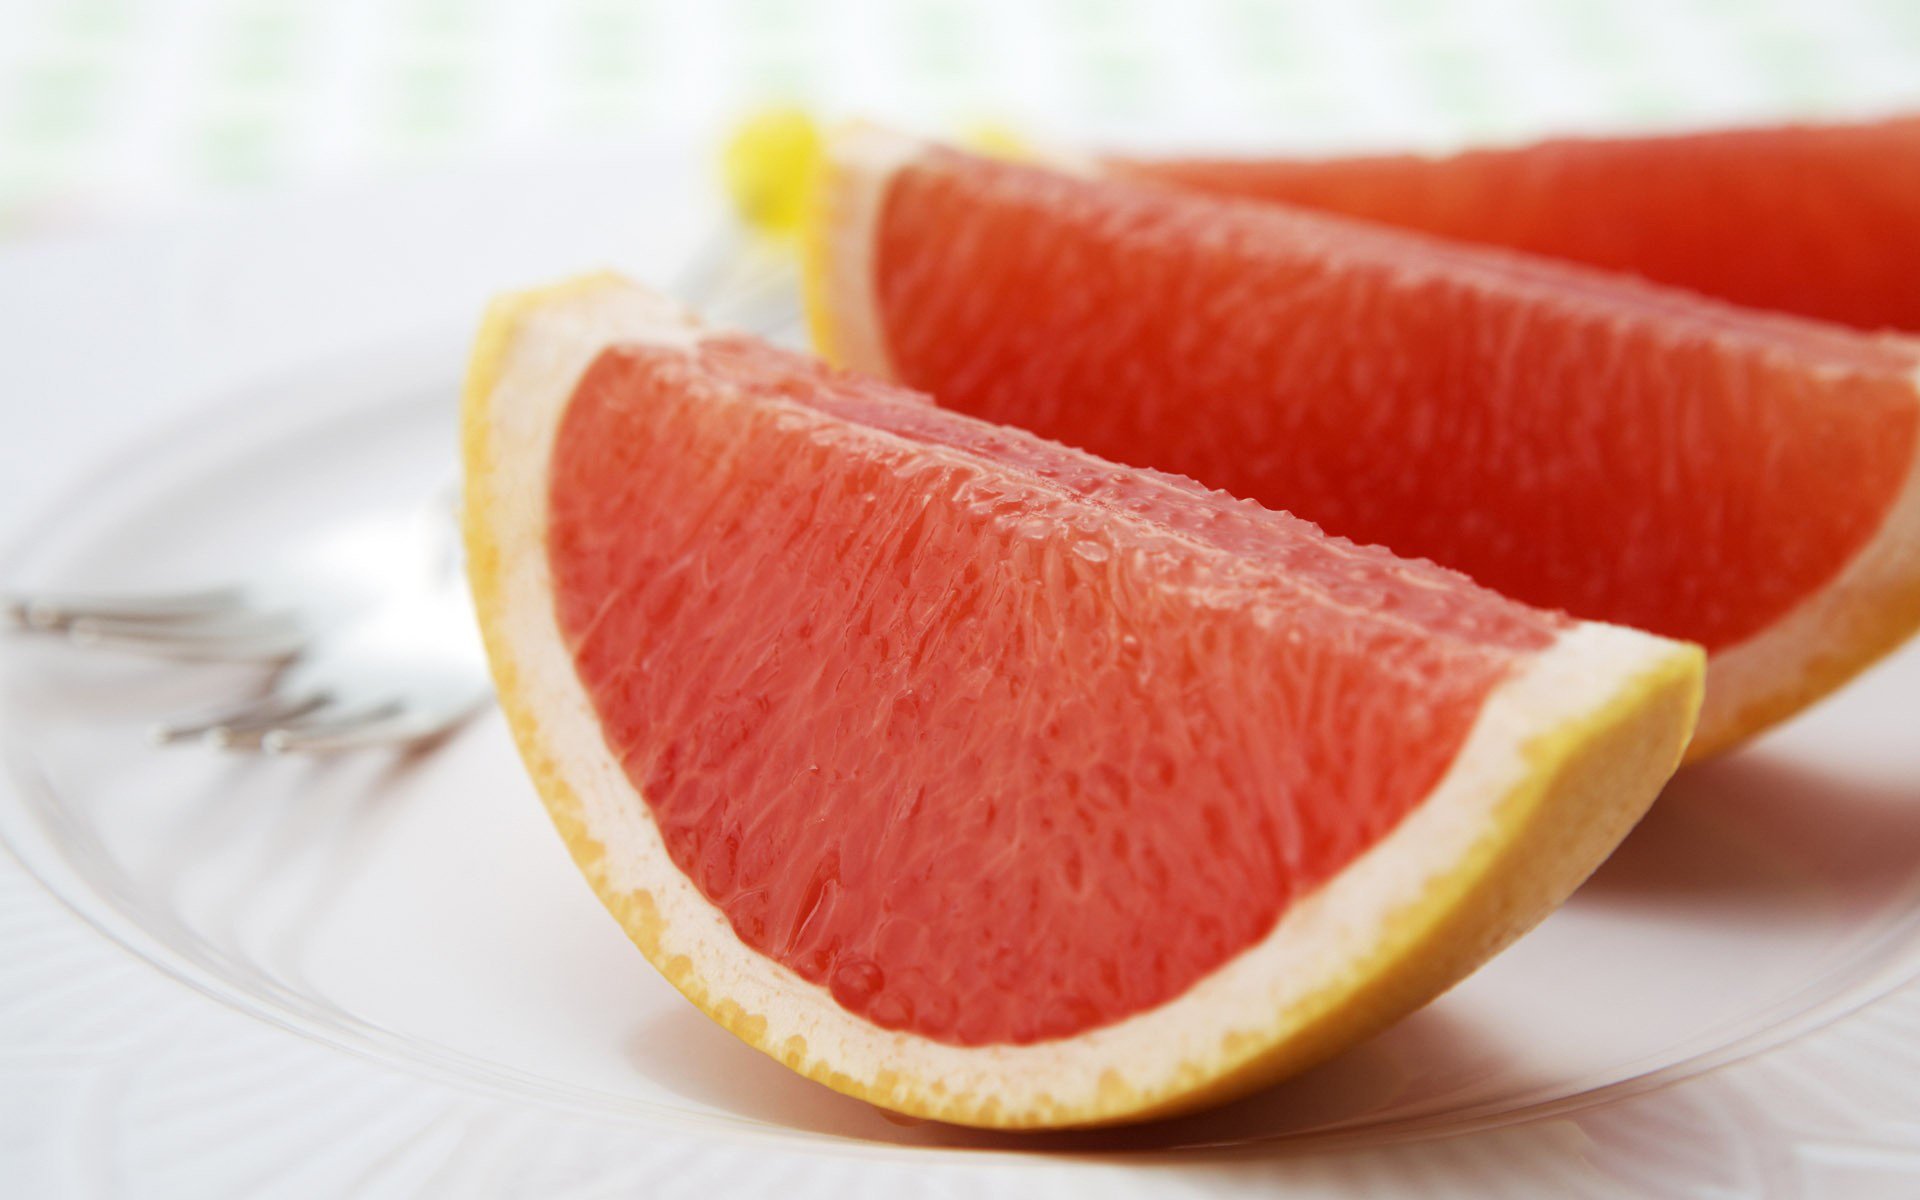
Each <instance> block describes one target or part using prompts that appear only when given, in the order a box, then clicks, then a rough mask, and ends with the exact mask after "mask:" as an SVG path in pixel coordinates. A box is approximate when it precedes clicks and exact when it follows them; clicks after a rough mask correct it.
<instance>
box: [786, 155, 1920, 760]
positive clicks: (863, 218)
mask: <svg viewBox="0 0 1920 1200" xmlns="http://www.w3.org/2000/svg"><path fill="white" fill-rule="evenodd" d="M926 149H927V143H924V142H921V141H919V140H917V139H915V138H912V137H909V136H907V135H904V134H900V133H896V132H892V131H888V130H884V129H876V128H871V127H862V128H859V129H857V130H854V131H852V132H851V133H850V134H848V135H844V136H843V137H841V138H836V139H835V141H834V142H833V143H832V145H831V146H830V149H829V154H830V156H831V160H832V170H831V172H830V180H831V182H830V184H829V186H830V187H831V189H832V204H833V207H832V209H831V216H832V221H833V230H832V232H831V234H830V235H829V236H830V237H831V240H832V245H833V248H832V250H831V252H830V253H824V254H823V255H822V257H823V258H824V259H825V261H826V262H828V263H829V264H831V266H832V269H831V273H830V274H829V275H828V276H827V277H826V291H827V295H826V296H825V297H824V299H825V301H826V304H827V308H828V311H830V312H831V313H832V314H833V345H832V346H831V347H830V348H829V349H830V350H831V352H832V354H833V356H834V357H835V359H836V361H838V362H839V363H840V365H842V366H845V367H849V368H851V369H853V370H857V371H863V372H866V373H868V374H872V375H878V376H880V377H881V378H886V379H892V378H894V377H895V376H894V375H893V372H892V362H891V359H890V357H889V354H888V350H887V341H886V333H885V327H884V326H883V325H882V323H881V319H880V310H879V303H878V296H877V294H876V291H875V287H876V285H875V280H874V276H875V274H876V271H875V262H874V257H875V252H876V240H877V230H878V228H879V224H878V222H879V217H880V212H881V208H882V205H883V204H884V203H885V200H886V195H887V192H888V189H889V188H890V187H891V185H892V181H893V177H894V175H895V174H897V173H898V172H899V171H900V170H901V169H903V168H905V167H907V166H910V165H911V164H912V163H913V162H914V160H915V159H916V158H918V157H919V156H920V155H922V154H924V153H925V152H926ZM1047 165H1048V166H1049V168H1052V167H1054V166H1056V164H1055V163H1053V162H1052V161H1051V160H1048V164H1047ZM1058 165H1059V166H1061V169H1063V170H1064V171H1066V172H1067V173H1070V174H1080V175H1088V174H1092V173H1094V171H1093V170H1092V169H1090V168H1089V167H1088V166H1087V165H1086V164H1085V163H1084V162H1083V161H1080V160H1073V161H1069V162H1067V163H1065V164H1058ZM1911 382H1912V384H1913V401H1914V404H1915V406H1916V408H1920V377H1916V378H1915V379H1914V380H1912V381H1911ZM1336 532H1337V531H1336ZM1916 578H1920V454H1916V456H1915V458H1914V462H1913V464H1912V465H1911V467H1910V468H1909V470H1908V473H1907V476H1906V479H1905V481H1904V483H1903V484H1902V486H1901V489H1900V492H1899V493H1898V495H1897V497H1896V498H1895V500H1894V502H1893V503H1892V505H1890V506H1889V508H1888V510H1887V512H1886V514H1885V516H1884V517H1883V518H1882V520H1881V524H1880V526H1879V528H1878V530H1877V531H1876V533H1875V534H1874V536H1873V537H1872V538H1871V539H1870V540H1869V541H1868V542H1867V544H1866V545H1864V546H1863V547H1861V549H1860V551H1859V552H1858V553H1857V554H1855V555H1854V557H1853V558H1851V559H1850V560H1848V562H1847V563H1846V565H1845V566H1844V567H1842V569H1841V570H1840V571H1839V573H1838V574H1836V575H1835V576H1834V578H1833V579H1832V580H1831V581H1829V582H1828V583H1827V584H1826V585H1825V586H1824V587H1822V588H1820V589H1819V590H1818V591H1815V592H1813V593H1811V594H1810V595H1808V596H1806V597H1805V598H1804V599H1802V600H1801V601H1800V602H1799V603H1798V604H1796V605H1795V606H1794V607H1793V608H1792V609H1790V610H1788V612H1787V613H1786V614H1785V615H1783V616H1782V617H1780V618H1779V619H1778V620H1776V621H1775V622H1773V623H1772V624H1770V625H1768V626H1767V627H1766V628H1765V629H1763V630H1761V631H1760V632H1758V633H1757V634H1755V635H1753V636H1752V637H1750V638H1748V639H1747V640H1745V641H1743V642H1739V643H1736V644H1734V645H1732V646H1725V647H1722V648H1721V649H1719V650H1717V651H1715V652H1714V653H1713V654H1711V655H1710V656H1709V657H1708V660H1707V682H1706V695H1705V700H1704V702H1703V704H1702V706H1701V710H1700V720H1699V724H1698V726H1697V727H1696V729H1695V731H1694V743H1695V745H1696V747H1699V748H1703V749H1705V750H1706V751H1708V752H1713V751H1717V750H1719V749H1721V748H1723V747H1724V746H1725V745H1727V744H1730V743H1731V742H1734V741H1737V740H1739V738H1740V737H1742V736H1745V735H1747V734H1749V733H1752V732H1755V731H1756V722H1755V721H1753V720H1751V719H1749V718H1748V717H1747V714H1748V713H1753V712H1758V713H1770V712H1771V710H1774V709H1777V708H1779V707H1780V706H1791V707H1792V708H1797V707H1798V706H1800V705H1802V704H1806V703H1810V702H1811V701H1812V700H1814V699H1817V698H1818V694H1819V693H1818V692H1817V691H1810V689H1809V687H1808V685H1807V683H1806V681H1807V680H1808V679H1809V677H1811V676H1814V675H1815V674H1816V673H1817V669H1818V667H1819V666H1820V664H1821V663H1822V661H1823V660H1824V659H1827V658H1830V657H1833V656H1834V655H1835V654H1836V653H1839V652H1840V651H1837V650H1836V648H1857V647H1858V646H1860V645H1861V644H1862V641H1863V639H1862V638H1861V637H1858V636H1855V634H1856V630H1858V629H1859V628H1860V627H1863V626H1868V625H1870V624H1872V623H1875V622H1879V623H1881V624H1882V625H1886V624H1890V622H1888V621H1887V618H1886V614H1888V613H1889V612H1898V608H1899V606H1900V605H1901V604H1902V603H1904V604H1905V605H1906V606H1908V608H1909V609H1910V608H1911V606H1912V605H1913V604H1914V603H1915V600H1914V599H1913V597H1914V592H1915V588H1914V583H1913V581H1914V580H1915V579H1916ZM1903 597H1904V599H1903ZM1897 619H1898V618H1896V620H1897ZM1905 623H1906V625H1907V627H1908V629H1909V630H1911V629H1912V628H1913V627H1914V626H1915V625H1916V624H1920V614H1915V613H1913V612H1911V611H1909V612H1908V613H1907V614H1906V617H1905ZM1864 640H1867V641H1870V640H1871V638H1870V637H1869V638H1867V639H1864ZM1855 652H1856V654H1857V653H1858V652H1857V650H1856V651H1855ZM1864 665H1865V664H1864V663H1860V662H1848V663H1845V664H1844V666H1843V669H1842V670H1841V672H1840V673H1839V676H1840V678H1839V680H1834V681H1833V682H1839V681H1840V680H1843V679H1844V678H1845V677H1846V676H1847V675H1850V674H1851V673H1852V672H1853V671H1855V670H1858V669H1860V668H1861V667H1863V666H1864ZM1784 715H1787V714H1785V713H1779V712H1771V716H1770V717H1768V718H1766V719H1762V720H1761V721H1759V722H1758V723H1757V724H1758V726H1759V727H1764V726H1765V725H1766V724H1770V723H1771V721H1772V720H1773V719H1778V718H1779V717H1780V716H1784Z"/></svg>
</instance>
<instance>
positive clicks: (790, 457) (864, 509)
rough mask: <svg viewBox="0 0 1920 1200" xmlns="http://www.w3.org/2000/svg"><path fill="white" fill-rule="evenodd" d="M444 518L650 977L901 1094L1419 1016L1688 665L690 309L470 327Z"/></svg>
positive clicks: (1664, 764) (608, 897)
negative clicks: (458, 506) (452, 488)
mask: <svg viewBox="0 0 1920 1200" xmlns="http://www.w3.org/2000/svg"><path fill="white" fill-rule="evenodd" d="M464 422H465V432H464V436H465V464H466V470H467V499H466V520H467V538H468V549H469V554H470V569H471V574H472V584H473V591H474V597H475V600H476V603H477V609H478V612H479V615H480V620H481V624H482V626H483V629H484V632H485V634H486V641H487V646H488V650H489V653H490V655H491V659H492V663H493V669H494V674H495V678H496V680H497V681H498V684H499V691H500V698H501V703H502V706H503V707H504V709H505V711H506V713H507V716H508V718H509V720H510V723H511V725H512V727H513V731H514V734H515V736H516V738H517V740H518V742H519V746H520V750H521V753H522V755H523V756H524V758H525V760H526V763H527V766H528V769H529V771H530V773H531V774H532V776H533V779H534V781H535V782H536V784H537V785H538V789H539V791H540V793H541V795H542V796H543V797H544V799H545V801H546V804H547V806H548V808H549V809H550V811H551V813H552V816H553V819H554V822H555V823H556V825H557V826H558V827H559V830H560V832H561V834H562V836H563V837H564V839H565V841H566V843H567V845H568V847H569V848H570V849H571V851H572V853H573V856H574V858H575V860H576V862H577V863H578V865H579V866H580V868H581V869H582V870H583V871H584V872H585V873H586V875H587V877H588V879H589V880H590V881H591V882H592V884H593V886H594V888H595V889H596V891H597V892H598V893H599V895H600V897H601V899H602V900H603V901H604V902H605V903H606V905H607V907H608V908H609V909H610V910H612V912H613V913H614V914H615V915H616V916H617V917H618V918H619V920H620V922H621V924H622V925H623V926H624V927H625V929H626V931H627V932H628V933H629V934H630V935H631V936H632V938H633V940H634V941H635V942H636V943H637V944H638V945H639V947H640V948H641V950H642V951H644V952H645V953H646V955H647V957H648V958H650V959H651V960H652V962H653V963H654V965H655V966H657V967H658V968H659V969H660V971H661V972H662V973H663V974H664V975H665V976H666V978H667V979H668V980H670V981H671V982H672V983H673V984H674V986H676V987H677V988H679V989H680V990H681V991H682V992H684V993H685V994H686V995H687V996H688V997H689V998H690V999H691V1000H693V1001H694V1003H696V1004H698V1005H699V1006H700V1007H701V1008H702V1009H704V1010H705V1011H706V1012H707V1013H708V1015H710V1016H712V1017H713V1018H714V1019H715V1020H717V1021H719V1022H720V1023H721V1024H723V1025H725V1026H726V1027H727V1028H728V1029H730V1030H732V1031H733V1032H734V1033H735V1034H737V1035H738V1036H739V1037H741V1038H742V1039H744V1040H745V1041H747V1042H748V1043H750V1044H752V1045H754V1046H756V1047H758V1048H759V1049H761V1050H763V1051H765V1052H766V1053H768V1054H769V1055H772V1056H773V1057H775V1058H776V1059H778V1060H779V1061H781V1062H783V1063H785V1064H787V1065H788V1066H789V1067H791V1068H793V1069H794V1070H796V1071H800V1072H802V1073H804V1074H806V1075H808V1076H811V1077H812V1078H814V1079H817V1080H820V1081H821V1082H823V1083H826V1084H829V1085H830V1086H832V1087H834V1088H837V1089H839V1090H841V1091H843V1092H846V1093H849V1094H851V1095H855V1096H860V1097H864V1098H866V1099H868V1100H870V1101H873V1102H874V1103H876V1104H881V1105H884V1106H886V1107H888V1108H892V1109H897V1110H899V1111H902V1112H906V1113H912V1114H916V1115H920V1116H926V1117H935V1118H939V1119H942V1120H946V1121H954V1122H962V1123H968V1124H976V1125H985V1126H1006V1127H1035V1126H1060V1125H1090V1124H1100V1123H1108V1122H1117V1121H1125V1120H1132V1119H1139V1118H1144V1117H1148V1116H1153V1115H1158V1114H1164V1113H1170V1112H1175V1111H1179V1110H1181V1109H1185V1108H1190V1107H1193V1106H1196V1105H1200V1104H1203V1103H1206V1102H1209V1101H1213V1100H1219V1099H1223V1098H1225V1097H1228V1096H1231V1095H1233V1094H1236V1093H1239V1092H1241V1091H1244V1090H1247V1089H1249V1088H1252V1087H1254V1086H1257V1085H1258V1084H1260V1083H1262V1082H1264V1081H1266V1080H1269V1079H1272V1078H1275V1077H1277V1076H1279V1075H1282V1074H1285V1073H1287V1072H1289V1071H1293V1070H1297V1069H1299V1068H1301V1067H1303V1066H1305V1065H1307V1064H1309V1063H1311V1062H1314V1061H1316V1060H1318V1059H1321V1058H1323V1057H1325V1056H1326V1055H1328V1054H1330V1053H1333V1052H1334V1051H1336V1050H1338V1049H1339V1048H1341V1047H1342V1046H1344V1045H1346V1044H1348V1043H1350V1042H1351V1041H1353V1040H1355V1039H1356V1038H1359V1037H1361V1036H1364V1035H1365V1034H1367V1033H1368V1032H1370V1031H1372V1030H1374V1029H1376V1028H1378V1027H1379V1026H1381V1025H1382V1024H1383V1023H1385V1022H1387V1021H1389V1020H1392V1019H1393V1018H1395V1017H1397V1016H1398V1015H1400V1014H1402V1013H1404V1012H1406V1011H1408V1010H1409V1009H1411V1008H1413V1007H1415V1006H1417V1005H1419V1004H1421V1003H1423V1002H1425V1001H1426V1000H1428V999H1430V998H1431V997H1433V996H1434V995H1436V994H1437V993H1438V992H1440V991H1441V990H1442V989H1444V988H1446V987H1447V986H1448V985H1449V984H1451V983H1453V982H1454V981H1455V980H1457V979H1459V978H1460V977H1461V976H1462V975H1464V974H1466V973H1467V972H1468V971H1470V970H1471V969H1472V968H1473V967H1474V966H1476V965H1477V964H1478V963H1480V962H1481V961H1482V960H1484V959H1485V958H1486V957H1487V956H1488V955H1490V954H1492V953H1493V952H1494V951H1496V950H1497V949H1499V948H1500V947H1501V946H1502V945H1504V944H1505V943H1506V942H1508V941H1509V940H1511V939H1512V938H1514V937H1516V936H1518V935H1519V934H1520V933H1521V932H1522V931H1523V930H1525V929H1526V928H1528V927H1529V926H1531V925H1532V924H1533V923H1534V922H1535V921H1537V920H1538V919H1539V918H1540V917H1541V916H1542V915H1543V914H1545V913H1546V912H1547V911H1548V910H1549V909H1550V908H1552V907H1553V906H1554V905H1555V904H1557V903H1558V902H1559V901H1560V900H1561V899H1562V898H1564V897H1565V896H1566V895H1567V893H1568V892H1569V891H1571V890H1572V889H1573V887H1574V886H1575V885H1576V884H1578V883H1579V882H1580V880H1581V879H1582V878H1583V877H1584V876H1586V874H1587V873H1588V872H1589V871H1590V870H1592V869H1593V867H1594V866H1595V865H1596V864H1597V863H1599V862H1600V860H1601V859H1602V858H1604V857H1605V856H1606V854H1607V853H1608V852H1609V850H1610V849H1611V848H1612V847H1613V846H1614V844H1615V843H1616V842H1617V841H1618V840H1619V839H1620V838H1621V837H1622V836H1623V835H1624V834H1625V833H1626V831H1627V829H1628V828H1629V827H1630V826H1631V825H1632V824H1633V823H1634V821H1635V820H1636V819H1637V818H1638V817H1639V815H1640V814H1641V812H1642V811H1643V810H1644V809H1645V808H1646V806H1647V805H1648V803H1649V802H1650V801H1651V800H1652V798H1653V796H1654V794H1655V793H1656V792H1657V791H1658V790H1659V788H1660V786H1661V784H1662V783H1663V781H1664V780H1665V779H1666V778H1667V777H1668V775H1669V773H1670V772H1671V771H1672V770H1673V769H1674V766H1675V763H1676V762H1677V760H1678V758H1679V755H1680V752H1681V748H1682V747H1683V746H1684V744H1685V742H1686V739H1687V735H1688V732H1689V729H1690V726H1691V722H1692V717H1693V714H1694V711H1695V708H1696V706H1697V703H1698V694H1699V684H1700V662H1699V653H1698V651H1697V649H1696V648H1694V647H1691V646H1687V645H1683V644H1680V643H1675V642H1670V641H1666V640H1663V639H1659V638H1654V637H1651V636H1649V635H1646V634H1642V633H1639V632H1636V631H1630V630H1625V629H1619V628H1615V627H1612V626H1605V625H1597V624H1587V623H1581V622H1577V621H1573V620H1571V619H1569V618H1566V617H1564V616H1560V615H1557V614H1551V613H1546V612H1542V611H1539V610H1535V609H1531V608H1527V607H1525V606H1523V605H1520V604H1517V603H1515V602H1512V601H1509V600H1506V599H1504V598H1502V597H1500V596H1497V595H1495V594H1493V593H1491V592H1488V591H1485V590H1484V589H1481V588H1478V587H1477V586H1475V585H1473V584H1472V583H1470V582H1469V581H1467V580H1466V579H1465V578H1464V577H1462V576H1459V575H1456V574H1454V573H1452V572H1449V571H1445V570H1442V569H1440V568H1438V567H1434V566H1432V565H1431V564H1426V563H1419V562H1409V561H1402V560H1400V559H1396V558H1394V557H1393V556H1391V555H1389V554H1387V553H1386V552H1384V551H1382V550H1379V549H1376V548H1363V547H1356V546H1354V545H1351V544H1349V543H1347V542H1344V541H1340V540H1337V539H1331V538H1328V537H1325V536H1323V535H1322V534H1321V533H1320V532H1319V531H1318V530H1316V529H1315V528H1313V527H1312V526H1311V525H1308V524H1307V523H1305V522H1303V521H1300V520H1297V519H1295V518H1293V517H1290V516H1286V515H1284V514H1281V513H1276V512H1271V511H1268V510H1265V509H1262V508H1260V507H1258V506H1256V505H1253V504H1250V503H1245V502H1238V501H1234V500H1231V499H1230V498H1228V497H1225V496H1223V495H1221V494H1219V493H1215V492H1209V491H1206V490H1205V489H1202V488H1200V487H1199V486H1198V485H1195V484H1193V483H1191V482H1189V481H1187V480H1182V479H1178V478H1174V477H1171V476H1166V475H1159V474H1156V473H1153V472H1147V471H1138V470H1132V469H1127V468H1122V467H1118V466H1115V465H1113V464H1111V463H1106V462H1102V461H1100V460H1098V459H1095V458H1093V457H1091V456H1089V455H1086V454H1083V453H1080V452H1077V451H1073V450H1069V449H1066V448H1064V447H1062V446H1059V445H1057V444H1053V443H1049V442H1044V441H1041V440H1040V439H1038V438H1035V437H1032V436H1030V435H1027V434H1025V433H1022V432H1019V431H1014V430H1009V429H1003V428H999V427H996V426H992V425H989V424H986V423H984V422H980V421H976V420H974V419H971V418H968V417H965V416H962V415H960V414H957V413H951V412H947V411H944V410H942V409H939V408H936V407H933V406H931V405H929V404H926V403H924V401H923V400H922V399H921V398H920V397H918V396H916V395H914V394H913V393H910V392H906V391H903V390H899V389H896V388H893V387H891V386H888V385H883V384H880V383H876V382H872V381H866V380H862V379H859V378H857V377H854V376H850V375H844V374H838V373H834V372H831V371H830V370H828V369H826V368H825V367H823V366H821V365H819V364H818V363H816V362H815V361H813V360H811V359H806V358H803V357H800V356H797V355H793V354H790V353H787V352H783V351H779V350H775V349H772V348H770V347H768V346H767V345H765V344H764V343H760V342H757V341H755V340H753V339H749V338H746V337H744V336H736V335H728V334H715V333H709V332H707V331H704V330H702V329H701V328H699V327H698V326H696V325H695V324H694V323H693V322H692V321H690V320H689V319H688V318H687V317H685V316H684V315H682V314H681V313H680V312H678V311H676V310H675V309H674V308H673V307H671V306H670V305H668V304H667V303H666V302H664V301H662V300H660V299H659V298H657V297H655V296H653V295H651V294H649V293H647V292H644V291H642V290H640V289H638V288H635V287H633V286H632V285H629V284H625V283H623V282H621V281H619V280H617V279H612V278H601V279H593V280H587V281H582V282H578V283H574V284H569V285H565V286H562V287H560V288H557V289H554V290H551V291H546V292H539V293H533V294H530V295H526V296H520V297H516V298H512V299H509V300H506V301H503V302H501V303H500V304H498V305H497V306H496V307H495V308H494V310H493V311H492V313H491V315H490V316H489V317H488V319H487V322H486V326H485V329H484V332H483V333H482V334H481V337H480V341H479V347H478V349H477V351H476V354H475V357H474V362H473V367H472V372H471V375H470V378H469V383H468V389H467V396H466V404H465V416H464Z"/></svg>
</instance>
